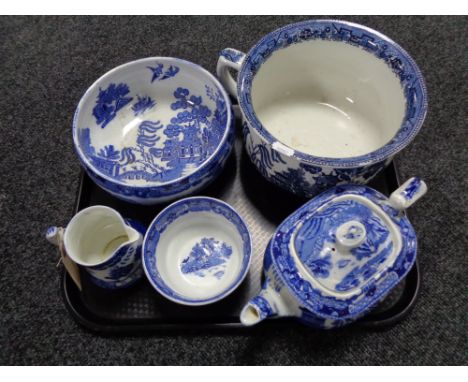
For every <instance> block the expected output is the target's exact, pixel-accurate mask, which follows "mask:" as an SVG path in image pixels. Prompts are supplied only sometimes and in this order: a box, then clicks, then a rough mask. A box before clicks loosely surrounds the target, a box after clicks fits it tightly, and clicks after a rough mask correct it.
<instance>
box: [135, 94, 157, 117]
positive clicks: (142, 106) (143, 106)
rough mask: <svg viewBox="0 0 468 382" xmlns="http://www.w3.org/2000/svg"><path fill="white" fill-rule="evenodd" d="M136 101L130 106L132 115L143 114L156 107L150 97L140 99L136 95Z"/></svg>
mask: <svg viewBox="0 0 468 382" xmlns="http://www.w3.org/2000/svg"><path fill="white" fill-rule="evenodd" d="M137 98H138V101H137V102H136V103H135V104H134V105H133V106H132V110H133V113H134V114H135V115H136V116H137V115H141V114H143V113H144V112H145V111H146V110H149V109H152V108H153V107H154V106H155V105H156V101H154V100H153V99H152V98H151V97H150V96H146V97H140V96H138V95H137Z"/></svg>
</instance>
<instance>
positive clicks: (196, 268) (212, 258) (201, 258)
mask: <svg viewBox="0 0 468 382" xmlns="http://www.w3.org/2000/svg"><path fill="white" fill-rule="evenodd" d="M231 255H232V248H231V247H230V246H229V245H227V244H226V243H224V242H222V241H218V240H215V239H214V238H213V237H211V238H206V237H204V238H202V239H201V241H200V242H199V243H196V244H195V245H194V246H193V248H192V251H191V252H190V254H189V256H187V257H186V258H185V259H184V260H182V264H181V267H180V268H181V270H182V273H184V274H188V273H192V274H195V275H196V276H199V277H205V276H207V275H210V274H211V275H213V276H215V277H216V278H217V279H220V278H221V277H222V276H223V275H224V270H225V267H226V262H227V261H228V260H229V258H230V257H231Z"/></svg>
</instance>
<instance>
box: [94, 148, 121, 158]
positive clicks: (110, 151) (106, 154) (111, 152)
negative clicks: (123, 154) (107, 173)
mask: <svg viewBox="0 0 468 382" xmlns="http://www.w3.org/2000/svg"><path fill="white" fill-rule="evenodd" d="M98 155H99V156H100V157H103V158H106V159H110V160H117V159H119V157H120V151H119V150H116V149H115V148H114V145H107V146H104V148H102V149H101V150H99V153H98Z"/></svg>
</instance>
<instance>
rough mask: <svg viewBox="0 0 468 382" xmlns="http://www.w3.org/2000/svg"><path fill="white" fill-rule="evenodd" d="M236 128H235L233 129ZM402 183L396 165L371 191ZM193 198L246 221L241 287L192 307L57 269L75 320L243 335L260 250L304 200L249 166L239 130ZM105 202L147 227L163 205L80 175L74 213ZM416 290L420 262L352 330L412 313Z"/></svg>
mask: <svg viewBox="0 0 468 382" xmlns="http://www.w3.org/2000/svg"><path fill="white" fill-rule="evenodd" d="M237 131H238V132H239V131H240V126H237ZM398 185H399V181H398V176H397V173H396V169H395V166H394V164H393V163H392V164H391V165H390V166H388V167H387V168H386V169H385V170H384V171H383V172H382V173H381V174H379V175H378V176H377V177H376V178H375V179H374V180H373V181H372V182H371V183H370V186H371V187H373V188H375V189H377V190H379V191H381V192H382V193H384V194H386V195H388V194H389V192H391V191H393V190H395V189H396V188H397V187H398ZM198 195H207V196H212V197H215V198H219V199H222V200H224V201H225V202H227V203H229V204H230V205H231V206H233V207H234V208H235V209H236V210H237V211H238V212H239V214H240V215H241V216H242V217H243V218H244V219H245V221H246V223H247V225H248V226H249V229H250V232H251V235H252V238H253V255H252V263H251V266H250V270H249V274H248V275H247V277H246V279H245V280H244V282H243V283H242V284H241V285H240V286H239V288H238V289H237V290H236V291H235V292H234V293H232V294H231V295H230V296H228V297H227V298H225V299H224V300H222V301H219V302H216V303H214V304H211V305H206V306H201V307H193V306H183V305H178V304H176V303H173V302H171V301H169V300H167V299H165V298H164V297H162V296H161V295H159V294H158V293H157V292H156V291H155V290H154V289H153V288H152V287H151V285H150V284H149V282H148V281H147V280H146V278H143V279H142V280H141V281H138V282H137V283H136V284H134V285H133V286H131V287H129V288H128V289H124V290H118V291H109V290H105V289H102V288H99V287H97V286H95V285H94V284H93V283H92V282H91V281H90V280H89V278H88V277H87V273H86V272H81V281H82V289H83V290H82V291H81V292H80V291H79V289H78V288H77V287H76V286H75V284H74V283H73V281H72V279H71V277H70V276H69V275H68V274H67V273H66V272H65V271H64V270H62V279H61V291H62V295H63V299H64V302H65V305H66V306H67V308H68V310H69V312H70V313H71V315H72V317H73V318H74V319H75V320H76V321H77V322H78V323H80V324H82V325H83V326H85V327H86V328H88V329H91V330H93V331H97V332H101V333H126V334H128V333H141V332H148V331H167V330H174V329H176V330H177V329H179V330H181V329H193V330H201V329H205V330H213V329H239V330H247V328H245V327H243V326H242V325H241V324H240V322H239V314H240V311H241V309H242V307H243V306H244V305H245V303H246V302H247V301H248V300H249V299H250V298H251V297H253V296H255V295H256V294H257V293H258V291H259V290H260V283H261V277H262V263H263V253H264V250H265V248H266V246H267V243H268V241H269V239H270V237H271V235H272V234H273V232H274V230H275V229H276V227H277V226H278V225H279V224H280V223H281V222H282V221H283V220H284V219H285V218H286V217H287V216H288V215H289V214H291V213H292V212H293V211H294V210H296V209H297V208H298V207H299V206H301V205H302V204H304V203H305V202H306V201H307V199H303V198H299V197H296V196H294V195H291V194H289V193H287V192H285V191H283V190H281V189H279V188H277V187H276V186H273V185H272V184H270V183H269V182H267V181H266V180H265V179H264V178H263V177H262V176H261V175H260V173H259V172H258V171H257V170H256V168H255V167H254V165H253V164H252V163H251V162H250V159H249V158H248V155H247V153H246V152H245V150H244V149H243V142H242V138H241V136H240V133H238V136H237V137H236V142H235V149H234V150H233V152H232V154H231V156H230V157H229V159H228V161H227V163H226V167H225V169H224V171H223V173H222V174H221V175H220V176H219V177H218V178H217V179H216V180H215V181H214V182H213V183H212V184H211V185H210V186H209V187H207V188H206V189H204V190H202V191H201V192H199V193H198ZM96 204H101V205H107V206H110V207H112V208H115V209H116V210H117V211H119V212H120V213H121V214H122V216H124V217H127V218H134V219H137V220H139V221H140V222H141V223H143V224H145V225H147V226H148V225H149V224H150V223H151V221H152V220H153V218H154V217H155V216H156V215H157V213H158V212H159V211H160V210H162V209H163V208H164V207H165V206H167V204H168V203H166V204H162V205H156V206H138V205H134V204H129V203H126V202H123V201H120V200H118V199H116V198H114V197H112V196H111V195H110V194H108V193H107V192H105V191H103V190H102V189H100V188H99V187H98V186H96V185H95V184H94V183H93V182H92V180H91V179H90V178H89V177H88V176H87V175H86V174H85V173H84V172H83V173H82V175H81V179H80V185H79V190H78V194H77V199H76V204H75V212H78V211H80V210H82V209H83V208H86V207H88V206H91V205H96ZM418 291H419V269H418V265H417V263H416V264H415V266H414V267H413V268H412V269H411V271H410V272H409V273H408V275H407V276H406V278H405V279H404V280H403V281H402V282H401V283H400V284H399V285H398V286H397V287H396V288H395V289H394V290H393V291H392V293H391V294H390V295H389V296H388V297H387V298H386V299H385V300H384V301H383V302H381V303H380V305H378V306H377V307H376V308H375V309H374V310H373V311H372V312H371V313H370V314H368V315H367V316H366V317H364V318H363V319H361V320H360V321H358V322H357V323H355V324H353V325H361V326H368V327H383V326H387V325H391V324H394V323H396V322H398V321H400V320H401V319H403V317H405V316H406V314H407V313H408V312H409V311H410V309H411V308H412V306H413V305H414V303H415V301H416V297H417V295H418ZM259 325H262V326H263V327H268V326H279V325H295V321H293V320H292V319H276V320H266V321H264V322H262V323H261V324H259Z"/></svg>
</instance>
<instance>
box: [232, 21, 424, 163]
mask: <svg viewBox="0 0 468 382" xmlns="http://www.w3.org/2000/svg"><path fill="white" fill-rule="evenodd" d="M315 39H320V40H329V41H341V42H344V43H347V44H350V45H353V46H357V47H360V48H362V49H364V50H365V51H366V52H368V53H370V54H372V55H374V56H375V57H377V58H379V59H381V60H383V61H385V63H386V64H387V65H388V66H389V67H390V68H391V70H392V71H393V72H394V73H395V75H397V76H398V78H399V79H400V83H401V85H402V88H403V89H404V94H405V98H406V103H407V105H406V106H407V107H406V115H405V119H404V121H403V123H402V125H401V127H400V129H399V130H398V132H397V134H396V135H395V136H394V138H393V139H392V140H391V141H390V142H388V143H387V144H386V145H385V146H383V147H381V148H379V149H377V150H375V151H373V152H371V153H368V154H365V155H361V156H356V157H352V158H326V157H317V156H313V155H309V154H306V153H302V152H299V151H295V153H294V157H296V158H298V159H299V160H302V161H306V162H308V163H311V164H315V165H319V166H330V167H359V166H363V165H367V164H371V163H376V162H381V161H383V160H385V159H386V158H388V157H390V156H393V155H394V154H396V153H397V152H398V151H400V150H401V149H403V148H404V147H405V146H406V145H407V144H409V142H411V140H412V139H413V138H414V137H415V135H416V134H417V133H418V131H419V129H420V128H421V126H422V124H423V121H424V118H425V115H426V111H427V90H426V85H425V83H424V79H423V76H422V74H421V71H420V70H419V68H418V66H417V65H416V63H415V62H414V60H413V59H412V58H411V56H410V55H409V54H408V53H407V52H406V51H405V50H404V49H403V48H402V47H400V46H399V45H398V44H397V43H395V42H394V41H392V40H391V39H389V38H388V37H386V36H384V35H382V34H381V33H379V32H377V31H374V30H372V29H370V28H367V27H364V26H362V25H358V24H354V23H349V22H344V21H338V20H310V21H304V22H300V23H296V24H291V25H287V26H285V27H283V28H280V29H278V30H276V31H273V32H271V33H269V34H268V35H266V36H265V37H263V38H262V39H261V40H260V41H259V42H258V43H257V44H256V45H255V46H254V47H253V48H252V49H251V50H250V51H249V53H248V54H247V55H246V57H245V59H244V61H243V63H242V67H241V69H240V71H239V75H238V82H237V93H238V96H239V104H240V106H241V108H242V110H243V112H244V116H245V118H246V119H247V121H248V123H249V125H250V126H251V127H253V128H254V129H255V130H256V131H257V132H258V133H259V134H260V135H261V136H262V137H263V138H264V139H265V140H266V141H267V142H269V143H270V144H272V143H273V142H275V141H277V139H276V138H274V137H273V136H272V135H271V134H270V133H269V132H268V131H267V130H266V129H265V128H264V127H263V126H262V124H261V123H260V121H259V120H258V118H257V116H256V115H255V112H254V109H253V106H252V99H251V88H252V81H253V78H254V77H255V74H256V73H257V71H258V70H259V69H260V67H261V65H262V64H263V63H264V62H265V61H266V60H267V59H268V58H269V57H270V56H271V55H272V53H273V52H274V51H276V50H278V49H282V48H285V47H287V46H289V45H291V44H297V43H301V42H304V41H309V40H315Z"/></svg>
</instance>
